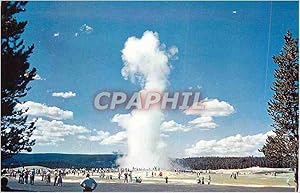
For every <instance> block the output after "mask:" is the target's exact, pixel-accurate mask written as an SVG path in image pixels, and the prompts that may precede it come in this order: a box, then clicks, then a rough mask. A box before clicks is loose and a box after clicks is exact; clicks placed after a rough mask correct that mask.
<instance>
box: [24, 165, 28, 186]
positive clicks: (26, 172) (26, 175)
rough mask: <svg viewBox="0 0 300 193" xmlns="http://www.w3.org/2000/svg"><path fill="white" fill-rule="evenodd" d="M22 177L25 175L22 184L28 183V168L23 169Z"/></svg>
mask: <svg viewBox="0 0 300 193" xmlns="http://www.w3.org/2000/svg"><path fill="white" fill-rule="evenodd" d="M24 177H25V182H24V184H28V177H29V171H28V169H26V170H25V174H24Z"/></svg>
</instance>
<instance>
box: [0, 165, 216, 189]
mask: <svg viewBox="0 0 300 193" xmlns="http://www.w3.org/2000/svg"><path fill="white" fill-rule="evenodd" d="M143 172H145V173H144V174H143V176H144V177H146V178H157V177H158V178H161V179H162V180H163V181H164V182H165V183H166V184H167V183H169V176H168V175H167V174H168V173H167V172H166V173H163V172H162V171H161V170H160V168H148V169H143V168H131V169H129V168H89V169H87V168H57V169H49V168H26V167H22V168H15V169H12V168H10V169H3V170H2V171H1V173H2V175H5V176H8V177H11V178H15V179H16V180H17V181H18V183H20V184H30V185H34V184H35V180H36V176H39V180H41V181H43V182H44V183H46V184H48V185H53V186H63V179H64V178H65V177H66V176H72V177H75V178H76V177H85V178H84V179H83V180H82V181H81V183H80V186H82V187H83V188H84V191H92V190H94V189H95V188H96V187H97V183H96V181H95V180H94V179H93V178H92V177H91V176H93V177H96V178H98V179H99V180H115V181H117V182H123V183H142V182H143V180H142V177H141V176H140V175H141V173H143ZM174 172H175V175H178V174H180V173H186V172H188V173H190V172H192V173H195V172H193V171H186V170H182V171H181V170H174ZM196 177H197V178H196V183H198V184H210V183H211V176H210V175H209V176H208V179H205V178H204V176H202V175H201V172H197V173H196Z"/></svg>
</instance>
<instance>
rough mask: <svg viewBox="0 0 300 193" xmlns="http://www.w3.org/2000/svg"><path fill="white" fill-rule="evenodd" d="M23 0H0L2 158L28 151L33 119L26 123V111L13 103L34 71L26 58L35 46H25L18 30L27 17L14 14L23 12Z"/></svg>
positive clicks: (24, 24)
mask: <svg viewBox="0 0 300 193" xmlns="http://www.w3.org/2000/svg"><path fill="white" fill-rule="evenodd" d="M25 5H26V2H19V1H17V2H9V1H2V2H1V158H2V159H6V158H8V157H10V156H12V155H13V154H16V153H18V152H20V151H22V150H26V151H31V146H33V145H34V143H35V142H34V140H31V139H30V137H31V135H32V132H33V130H34V129H35V127H34V122H32V123H28V122H27V116H25V115H24V113H25V112H26V111H24V110H23V111H22V110H16V109H15V106H16V104H18V103H20V99H21V98H22V97H24V96H25V95H26V94H27V91H28V90H29V89H30V88H29V87H28V86H27V85H28V83H29V82H30V81H31V80H33V78H34V76H35V75H36V69H35V68H33V69H29V63H28V61H27V60H28V58H29V56H30V54H31V53H32V50H33V48H34V46H33V45H32V46H30V47H28V48H25V46H24V40H22V39H21V34H22V33H23V32H24V28H25V26H26V24H27V21H21V22H18V21H17V19H16V17H15V14H17V13H20V12H24V11H25V9H24V6H25Z"/></svg>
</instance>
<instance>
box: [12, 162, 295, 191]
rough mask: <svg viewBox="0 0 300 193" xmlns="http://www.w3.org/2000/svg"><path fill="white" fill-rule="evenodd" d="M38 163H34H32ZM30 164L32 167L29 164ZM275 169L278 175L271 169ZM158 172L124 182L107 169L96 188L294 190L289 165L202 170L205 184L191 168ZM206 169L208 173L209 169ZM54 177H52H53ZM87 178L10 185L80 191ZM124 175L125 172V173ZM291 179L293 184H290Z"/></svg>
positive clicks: (106, 189) (41, 189)
mask: <svg viewBox="0 0 300 193" xmlns="http://www.w3.org/2000/svg"><path fill="white" fill-rule="evenodd" d="M32 167H35V166H32ZM26 168H29V167H26ZM35 168H37V167H35ZM237 171H238V172H239V176H238V178H237V179H236V180H234V179H233V178H230V174H231V173H232V172H237ZM274 171H276V173H277V174H276V176H274V175H271V174H270V172H274ZM154 172H155V173H156V176H154V177H151V173H152V171H148V176H146V173H147V171H134V172H133V179H134V177H135V176H137V177H141V178H142V179H143V182H142V184H138V183H134V182H133V183H128V184H124V183H123V179H121V180H120V179H118V178H117V176H118V173H106V175H112V176H113V179H112V180H109V179H100V177H99V175H98V174H94V175H93V176H92V177H93V178H94V179H95V180H96V181H97V182H98V183H99V187H97V191H293V188H294V182H293V172H292V171H290V170H289V169H273V168H256V167H254V168H248V169H239V170H210V173H208V171H202V172H203V173H201V177H204V178H205V185H202V184H201V185H199V184H197V183H196V178H197V174H196V173H191V172H185V173H184V172H179V173H177V172H174V171H162V172H163V177H160V176H158V174H159V172H158V171H154ZM206 172H207V173H206ZM166 175H167V176H168V179H169V184H165V178H164V177H165V176H166ZM209 175H210V176H211V179H212V180H211V184H210V185H207V179H208V176H209ZM52 178H53V177H52ZM83 178H84V176H83V174H80V175H79V176H78V175H77V174H76V175H67V176H66V177H65V178H64V179H63V182H64V185H63V187H53V186H52V184H51V185H49V184H48V185H47V184H46V183H44V182H42V181H41V177H40V176H37V177H36V185H34V186H31V185H23V184H18V183H16V181H15V180H14V179H11V180H10V186H11V187H12V188H16V189H19V190H30V191H81V188H80V187H79V182H80V181H81V180H82V179H83ZM122 178H123V176H122ZM288 179H289V182H290V185H288V184H287V182H288ZM51 180H53V179H51Z"/></svg>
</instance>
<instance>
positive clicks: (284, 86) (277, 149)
mask: <svg viewBox="0 0 300 193" xmlns="http://www.w3.org/2000/svg"><path fill="white" fill-rule="evenodd" d="M273 60H274V63H276V64H277V65H278V68H277V69H276V70H275V73H274V77H275V82H273V86H272V88H271V89H272V90H273V91H274V92H275V93H274V95H273V98H272V99H271V100H270V102H269V103H268V114H269V115H270V116H271V117H272V120H273V124H272V127H273V128H274V130H273V131H274V133H275V134H274V135H272V136H269V137H268V138H267V141H266V144H265V145H264V146H263V148H262V149H261V151H262V152H263V153H264V155H265V156H266V158H267V159H268V160H270V161H272V162H277V163H278V162H285V163H289V165H290V167H292V168H293V169H294V170H295V183H296V190H298V148H299V145H298V144H299V135H298V118H299V105H298V100H299V71H298V70H299V51H298V40H297V39H294V38H293V37H292V34H291V33H290V32H287V34H286V35H285V36H284V46H283V50H282V51H281V52H280V54H279V55H278V56H273Z"/></svg>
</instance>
